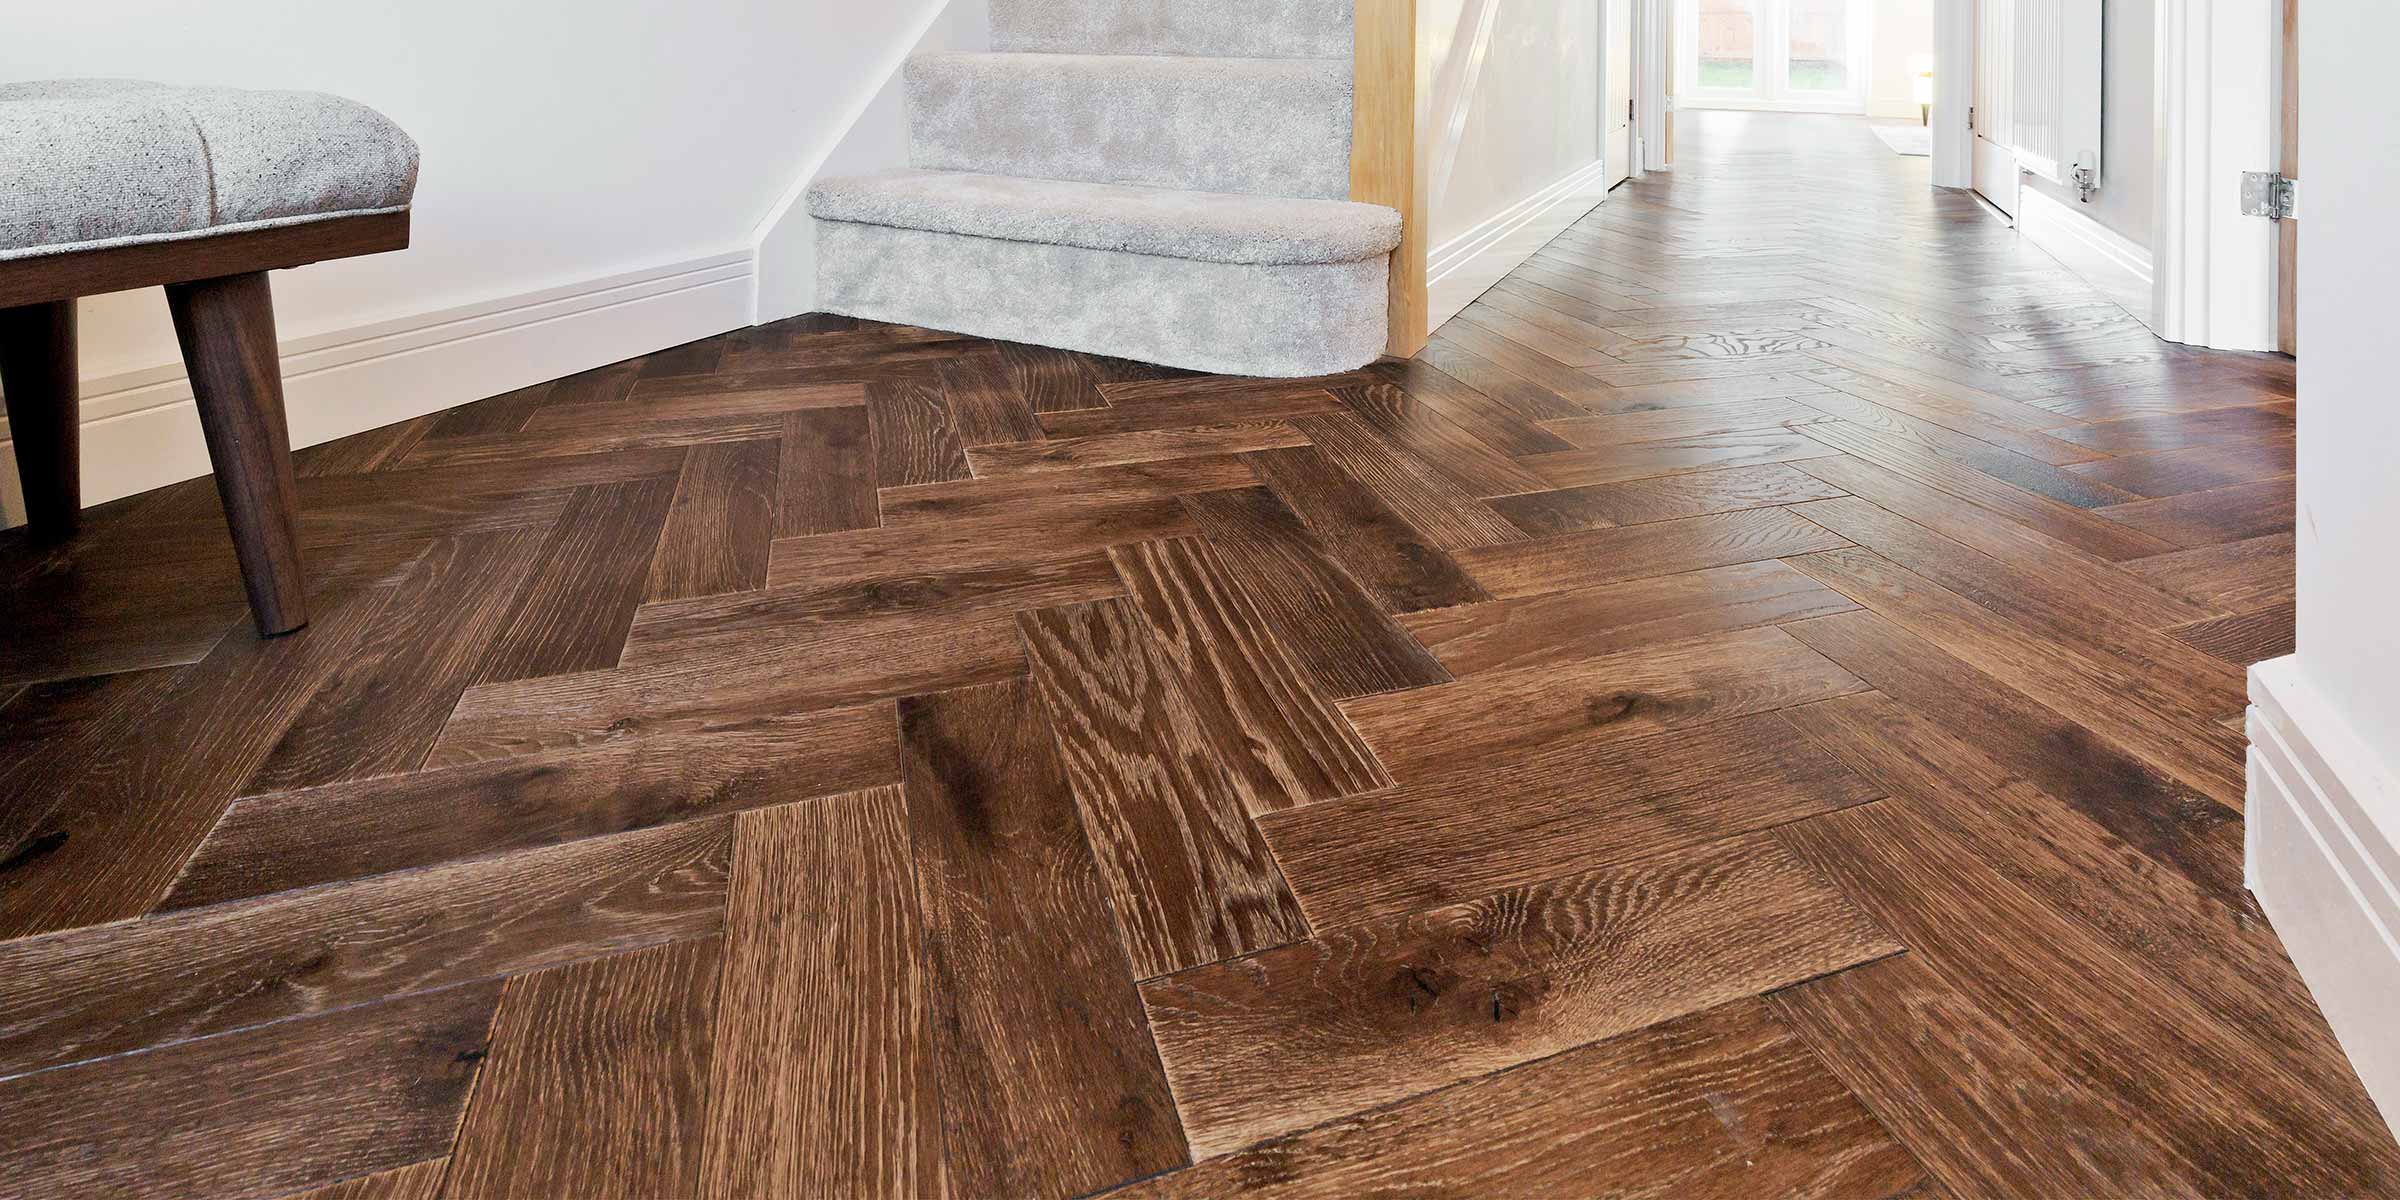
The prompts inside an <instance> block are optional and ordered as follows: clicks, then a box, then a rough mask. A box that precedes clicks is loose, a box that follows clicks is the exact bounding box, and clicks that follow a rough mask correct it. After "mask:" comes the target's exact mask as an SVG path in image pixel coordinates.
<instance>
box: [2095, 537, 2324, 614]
mask: <svg viewBox="0 0 2400 1200" xmlns="http://www.w3.org/2000/svg"><path fill="white" fill-rule="evenodd" d="M2294 547H2295V538H2294V537H2293V535H2292V534H2290V533H2273V534H2267V535H2264V536H2261V537H2254V538H2245V539H2243V540H2241V541H2238V542H2224V543H2220V544H2218V545H2214V546H2196V547H2193V548H2192V549H2189V550H2178V551H2174V552H2172V553H2168V554H2161V555H2157V556H2155V557H2151V558H2142V559H2136V560H2134V561H2132V562H2129V563H2126V564H2125V567H2126V569H2127V570H2130V571H2132V572H2133V573H2134V574H2136V575H2139V576H2141V577H2143V578H2145V579H2148V580H2150V581H2151V582H2153V583H2155V584H2157V585H2158V586H2159V587H2162V588H2166V589H2169V590H2171V591H2174V592H2177V593H2179V594H2182V595H2187V596H2191V597H2193V598H2195V599H2197V600H2200V601H2201V602H2203V603H2205V604H2208V605H2211V606H2213V607H2215V608H2216V609H2217V610H2219V612H2221V613H2225V614H2231V613H2238V612H2255V611H2257V610H2258V609H2262V608H2270V607H2273V606H2274V605H2276V604H2278V603H2290V602H2291V600H2292V598H2293V588H2294V583H2295V577H2296V575H2297V566H2296V561H2295V549H2294Z"/></svg>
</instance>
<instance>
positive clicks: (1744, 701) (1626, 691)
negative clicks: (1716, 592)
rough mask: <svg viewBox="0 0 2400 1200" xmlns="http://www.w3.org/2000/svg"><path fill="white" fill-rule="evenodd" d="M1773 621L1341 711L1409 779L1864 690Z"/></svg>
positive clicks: (1377, 699)
mask: <svg viewBox="0 0 2400 1200" xmlns="http://www.w3.org/2000/svg"><path fill="white" fill-rule="evenodd" d="M1865 690H1866V685H1865V684H1863V683H1861V682H1859V680H1858V677H1857V676H1854V675H1852V674H1850V673H1849V672H1848V671H1845V670H1843V669H1841V668H1840V667H1838V666H1836V665H1834V663H1833V662H1832V661H1831V660H1829V659H1827V658H1826V657H1825V656H1824V655H1821V654H1819V653H1817V652H1816V651H1814V650H1811V649H1809V648H1808V647H1807V646H1804V645H1802V644H1800V643H1799V642H1797V641H1794V640H1793V639H1792V637H1791V635H1790V634H1787V633H1785V632H1783V631H1782V630H1780V629H1775V628H1772V627H1768V628H1753V629H1742V630H1736V631H1733V632H1730V633H1714V634H1707V635H1704V636H1701V637H1696V638H1690V639H1687V640H1683V641H1675V642H1664V643H1657V644H1652V645H1647V646H1642V647H1639V648H1637V649H1632V650H1625V651H1620V652H1617V653H1613V654H1603V655H1598V656H1596V657H1592V658H1562V659H1558V660H1554V661H1550V662H1543V663H1537V664H1533V665H1529V666H1521V667H1507V668H1501V669H1496V670H1491V671H1484V672H1481V673H1478V674H1474V675H1470V676H1468V677H1466V678H1464V679H1461V680H1459V681H1458V682H1456V683H1451V684H1446V685H1443V686H1441V687H1439V688H1432V689H1424V690H1419V691H1408V692H1386V693H1384V694H1382V695H1377V696H1366V697H1362V698H1360V699H1357V700H1352V701H1350V702H1348V703H1346V704H1344V705H1343V706H1342V711H1343V712H1344V713H1345V714H1346V715H1348V716H1349V718H1350V720H1351V722H1352V723H1353V724H1355V725H1357V726H1358V730H1359V733H1360V734H1361V735H1362V736H1364V737H1365V738H1366V739H1367V744H1368V745H1369V746H1372V747H1374V748H1375V752H1376V755H1377V757H1379V758H1381V759H1382V760H1383V763H1384V765H1385V766H1386V767H1387V768H1389V769H1390V770H1391V772H1392V774H1393V775H1394V776H1395V777H1396V778H1398V779H1400V780H1402V781H1403V782H1406V781H1409V780H1413V779H1417V778H1423V777H1426V776H1431V775H1456V774H1459V773H1462V772H1474V771H1477V770H1482V769H1488V768H1487V767H1486V764H1488V763H1490V762H1493V761H1495V760H1506V759H1508V758H1512V757H1515V756H1517V755H1518V754H1520V753H1522V752H1523V751H1525V750H1528V749H1531V748H1534V747H1543V746H1551V745H1555V744H1558V743H1562V742H1569V741H1575V740H1581V739H1591V738H1602V739H1609V740H1615V739H1621V738H1634V737H1641V736H1643V735H1646V734H1651V733H1658V732H1662V731H1665V730H1670V729H1680V728H1684V727H1687V726H1692V725H1700V724H1706V723H1709V722H1714V721H1722V720H1724V719H1726V718H1728V717H1736V716H1744V715H1748V714H1750V713H1757V712H1772V711H1774V710H1776V709H1779V708H1790V707H1793V706H1794V705H1799V704H1808V703H1812V702H1814V701H1818V700H1828V699H1832V698H1833V697H1835V696H1843V695H1848V694H1849V693H1851V692H1857V691H1865Z"/></svg>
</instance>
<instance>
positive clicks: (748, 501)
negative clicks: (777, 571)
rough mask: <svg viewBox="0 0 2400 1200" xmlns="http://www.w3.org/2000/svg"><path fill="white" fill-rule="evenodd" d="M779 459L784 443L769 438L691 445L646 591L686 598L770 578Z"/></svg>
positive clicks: (743, 588)
mask: <svg viewBox="0 0 2400 1200" xmlns="http://www.w3.org/2000/svg"><path fill="white" fill-rule="evenodd" d="M781 464H782V448H781V447H780V446H778V445H777V444H776V443H774V442H769V441H756V442H726V443H720V444H717V445H711V446H694V447H692V449H691V451H690V453H689V454H688V455H687V456H686V457H685V459H684V464H683V475H682V477H681V478H679V479H678V480H677V481H676V484H675V498H674V500H673V501H671V502H670V503H669V504H668V506H667V514H666V522H665V524H664V525H663V526H662V527H661V528H660V530H659V534H658V550H657V553H656V554H655V555H654V556H653V558H652V560H651V563H650V584H649V587H648V589H647V590H645V591H644V593H643V598H644V599H645V600H653V601H655V600H682V599H686V598H689V597H692V596H714V595H718V594H720V593H723V592H742V591H749V590H751V589H753V588H759V587H764V586H766V582H767V544H768V543H769V542H770V541H772V540H773V530H774V528H775V512H776V506H777V505H778V504H779V503H781V499H782V496H781V487H782V483H781V479H780V472H781V469H782V468H781Z"/></svg>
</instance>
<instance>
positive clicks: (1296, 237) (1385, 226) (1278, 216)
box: [808, 169, 1400, 265]
mask: <svg viewBox="0 0 2400 1200" xmlns="http://www.w3.org/2000/svg"><path fill="white" fill-rule="evenodd" d="M808 211H809V213H810V215H812V216H815V217H817V218H819V219H822V220H828V221H851V222H856V223H858V224H862V225H884V226H890V227H892V228H897V229H922V230H928V231H931V232H937V233H955V234H963V235H966V236H970V237H987V238H997V239H1000V240H1003V241H1012V242H1036V243H1042V244H1046V245H1054V246H1075V247H1080V248H1083V249H1088V250H1119V251H1125V252H1127V253H1133V254H1151V255H1158V256H1162V257H1167V258H1188V259H1194V260H1198V261H1201V262H1220V263H1241V264H1256V265H1287V264H1301V263H1343V262H1357V261H1359V260H1361V259H1368V258H1380V257H1382V256H1383V255H1385V254H1389V253H1391V251H1392V248H1393V247H1395V246H1398V245H1399V244H1400V214H1399V213H1398V212H1395V211H1394V210H1392V209H1389V208H1386V207H1383V206H1382V205H1378V204H1360V203H1356V202H1354V201H1349V200H1312V199H1299V198H1291V197H1282V196H1253V195H1239V194H1232V193H1225V192H1192V191H1179V190H1175V189H1172V188H1154V187H1138V186H1132V185H1127V184H1109V183H1083V182H1077V181H1070V180H1056V179H1026V178H1019V177H1015V176H1007V175H984V174H976V173H972V172H963V171H922V170H915V169H900V170H894V171H886V172H881V173H878V174H874V175H854V176H846V177H836V178H829V179H822V180H819V181H817V182H816V183H815V184H812V185H811V186H810V187H809V189H808Z"/></svg>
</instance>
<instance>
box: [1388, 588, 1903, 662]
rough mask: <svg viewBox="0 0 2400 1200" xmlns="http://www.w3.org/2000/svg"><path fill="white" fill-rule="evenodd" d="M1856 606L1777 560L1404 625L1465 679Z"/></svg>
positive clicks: (1470, 608) (1438, 614) (1489, 606)
mask: <svg viewBox="0 0 2400 1200" xmlns="http://www.w3.org/2000/svg"><path fill="white" fill-rule="evenodd" d="M1856 607H1857V605H1856V604H1855V603H1853V602H1852V601H1851V600H1850V599H1849V598H1848V597H1846V596H1844V595H1842V594H1841V593H1839V592H1836V591H1834V590H1833V589H1831V588H1828V587H1825V586H1824V585H1822V584H1820V583H1818V582H1816V581H1815V580H1813V579H1810V578H1809V577H1807V576H1806V575H1802V574H1801V573H1799V572H1798V571H1794V570H1792V569H1791V568H1790V567H1787V566H1785V565H1783V564H1782V563H1780V562H1775V561H1772V560H1770V561H1766V562H1758V563H1741V564H1736V565H1734V566H1729V567H1711V568H1707V569H1704V570H1699V571H1687V572H1684V573H1682V574H1679V575H1662V576H1658V577H1656V578H1651V579H1635V580H1628V581H1626V582H1624V583H1614V584H1603V585H1601V586H1599V587H1592V588H1575V589H1570V590H1568V591H1563V592H1549V593H1545V594H1543V595H1539V596H1528V597H1524V598H1521V599H1516V600H1497V601H1492V602H1489V603H1485V604H1470V605H1465V606H1462V607H1459V608H1446V609H1438V610H1435V611H1431V612H1422V613H1410V614H1408V615H1406V616H1404V617H1402V618H1400V623H1401V625H1402V626H1403V627H1404V628H1406V629H1407V630H1408V631H1409V633H1410V634H1412V635H1413V636H1415V637H1416V639H1417V640H1418V641H1419V642H1422V643H1423V644H1424V645H1425V648H1426V649H1428V650H1431V651H1433V654H1434V657H1436V658H1439V659H1440V660H1442V665H1443V666H1444V667H1446V668H1448V669H1449V671H1450V673H1451V674H1453V675H1456V676H1458V677H1460V678H1462V679H1463V678H1466V677H1468V676H1471V675H1476V674H1480V673H1482V672H1485V671H1491V670H1496V669H1500V668H1507V667H1530V666H1538V665H1541V664H1544V663H1551V662H1561V661H1566V660H1570V659H1581V658H1591V657H1596V656H1598V655H1603V654H1611V653H1615V652H1618V651H1623V650H1633V649H1637V648H1640V647H1644V646H1653V645H1658V644H1661V643H1666V642H1675V641H1682V640H1684V639H1686V638H1695V637H1700V636H1703V635H1706V634H1712V633H1723V632H1729V631H1731V630H1736V629H1747V628H1750V627H1752V626H1757V625H1779V624H1782V623H1784V622H1787V621H1797V620H1804V619H1806V618H1808V617H1814V616H1824V615H1826V614H1828V613H1834V612H1843V611H1847V610H1850V609H1853V608H1856Z"/></svg>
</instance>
